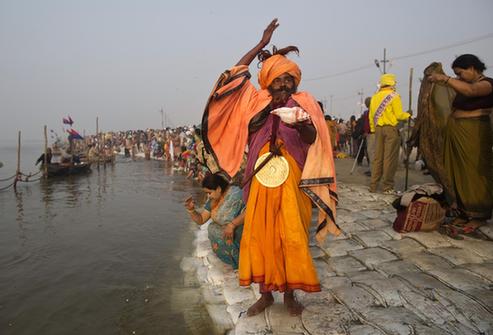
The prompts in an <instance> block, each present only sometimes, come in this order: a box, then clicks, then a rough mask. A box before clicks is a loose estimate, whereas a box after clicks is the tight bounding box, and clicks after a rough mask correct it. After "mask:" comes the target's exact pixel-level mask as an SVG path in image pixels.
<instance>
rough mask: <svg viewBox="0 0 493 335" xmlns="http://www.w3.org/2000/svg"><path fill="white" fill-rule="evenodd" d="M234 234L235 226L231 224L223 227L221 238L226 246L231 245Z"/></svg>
mask: <svg viewBox="0 0 493 335" xmlns="http://www.w3.org/2000/svg"><path fill="white" fill-rule="evenodd" d="M234 232H235V226H234V225H233V223H231V222H230V223H228V224H227V225H225V226H224V229H223V238H224V241H225V242H226V244H232V243H233V235H234Z"/></svg>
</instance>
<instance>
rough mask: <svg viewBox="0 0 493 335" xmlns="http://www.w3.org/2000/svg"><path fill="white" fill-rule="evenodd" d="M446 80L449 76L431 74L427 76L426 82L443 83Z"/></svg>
mask: <svg viewBox="0 0 493 335" xmlns="http://www.w3.org/2000/svg"><path fill="white" fill-rule="evenodd" d="M448 78H449V76H447V75H445V74H442V73H432V74H430V75H429V76H428V80H429V81H431V82H432V83H437V82H438V83H440V82H445V81H446V80H447V79H448Z"/></svg>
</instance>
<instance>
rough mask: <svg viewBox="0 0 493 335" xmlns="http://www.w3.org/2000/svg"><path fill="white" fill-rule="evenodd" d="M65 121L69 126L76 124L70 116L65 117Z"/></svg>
mask: <svg viewBox="0 0 493 335" xmlns="http://www.w3.org/2000/svg"><path fill="white" fill-rule="evenodd" d="M62 121H63V124H69V125H73V124H74V120H72V118H71V117H70V116H69V117H64V118H63V119H62Z"/></svg>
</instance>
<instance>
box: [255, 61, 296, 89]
mask: <svg viewBox="0 0 493 335" xmlns="http://www.w3.org/2000/svg"><path fill="white" fill-rule="evenodd" d="M284 73H288V74H289V75H291V76H292V77H293V78H294V82H295V84H296V86H298V84H299V83H300V81H301V70H300V68H299V67H298V65H297V64H296V63H295V62H293V61H291V60H289V59H287V58H286V57H285V56H282V55H274V56H271V57H269V58H267V60H265V61H264V62H263V63H262V69H261V70H260V72H259V73H258V83H259V84H260V88H261V89H263V90H265V89H266V88H267V87H269V85H270V84H271V83H272V81H273V80H274V79H276V78H277V77H279V76H281V75H283V74H284Z"/></svg>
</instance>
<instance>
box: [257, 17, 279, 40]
mask: <svg viewBox="0 0 493 335" xmlns="http://www.w3.org/2000/svg"><path fill="white" fill-rule="evenodd" d="M277 27H279V23H277V19H274V20H272V21H271V23H269V25H268V26H267V28H265V30H264V34H263V35H262V39H261V40H260V43H261V44H262V45H263V46H266V45H267V44H269V43H270V39H271V38H272V34H273V33H274V30H276V29H277Z"/></svg>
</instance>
